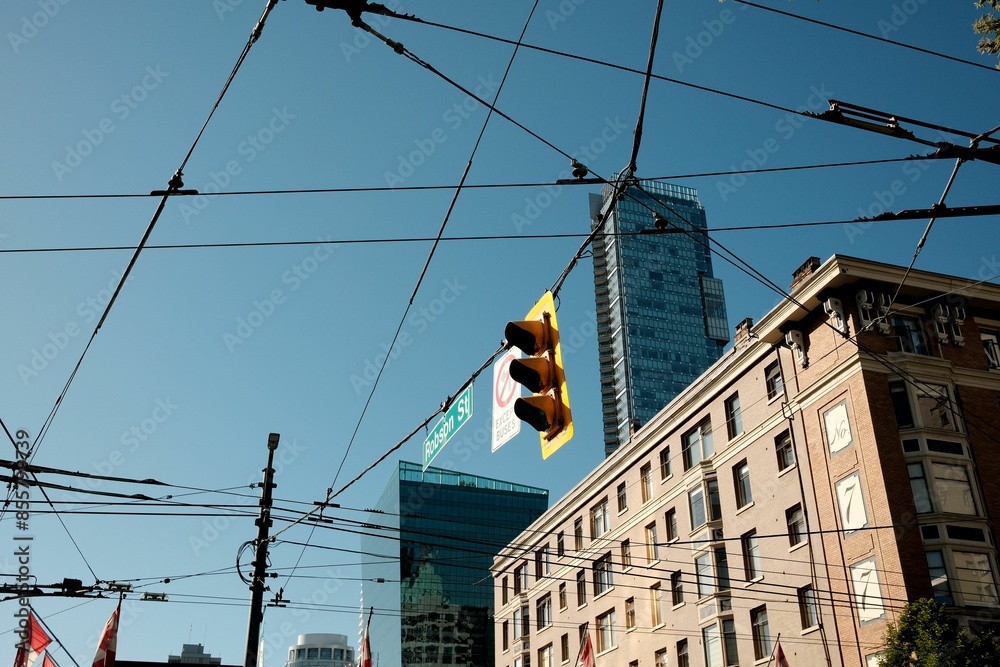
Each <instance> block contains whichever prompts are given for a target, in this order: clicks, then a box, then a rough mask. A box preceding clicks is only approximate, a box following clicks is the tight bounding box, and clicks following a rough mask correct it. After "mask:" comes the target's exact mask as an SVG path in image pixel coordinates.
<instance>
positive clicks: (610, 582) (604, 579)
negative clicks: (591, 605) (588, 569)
mask: <svg viewBox="0 0 1000 667" xmlns="http://www.w3.org/2000/svg"><path fill="white" fill-rule="evenodd" d="M593 571H594V574H593V578H594V599H595V600H596V599H597V598H599V597H600V596H602V595H604V594H605V593H607V592H608V591H610V590H613V589H614V587H615V577H614V568H613V566H612V562H611V552H610V551H609V552H608V553H606V554H604V555H603V556H601V557H600V558H597V559H595V560H594V568H593Z"/></svg>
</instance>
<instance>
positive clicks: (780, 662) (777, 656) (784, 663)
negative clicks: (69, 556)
mask: <svg viewBox="0 0 1000 667" xmlns="http://www.w3.org/2000/svg"><path fill="white" fill-rule="evenodd" d="M774 664H775V665H776V666H777V667H788V658H786V657H785V652H784V651H782V650H781V642H778V644H777V646H775V648H774ZM43 667H44V665H43Z"/></svg>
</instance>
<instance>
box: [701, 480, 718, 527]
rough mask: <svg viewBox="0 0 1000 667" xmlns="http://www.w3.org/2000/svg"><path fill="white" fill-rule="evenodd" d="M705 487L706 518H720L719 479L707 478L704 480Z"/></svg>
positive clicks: (714, 519)
mask: <svg viewBox="0 0 1000 667" xmlns="http://www.w3.org/2000/svg"><path fill="white" fill-rule="evenodd" d="M705 489H706V491H707V492H708V520H709V521H719V520H721V519H722V499H721V498H720V497H719V480H717V479H709V480H707V481H706V482H705Z"/></svg>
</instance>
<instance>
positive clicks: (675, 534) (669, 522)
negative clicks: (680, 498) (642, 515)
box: [663, 507, 680, 543]
mask: <svg viewBox="0 0 1000 667" xmlns="http://www.w3.org/2000/svg"><path fill="white" fill-rule="evenodd" d="M663 524H664V526H666V529H667V543H670V542H673V541H674V540H678V539H680V531H679V530H678V528H677V508H676V507H671V508H670V509H668V510H667V511H666V513H664V515H663Z"/></svg>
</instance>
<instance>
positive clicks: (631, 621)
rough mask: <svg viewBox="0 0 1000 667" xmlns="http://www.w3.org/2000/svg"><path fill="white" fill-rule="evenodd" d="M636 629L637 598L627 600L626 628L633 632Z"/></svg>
mask: <svg viewBox="0 0 1000 667" xmlns="http://www.w3.org/2000/svg"><path fill="white" fill-rule="evenodd" d="M634 627H635V598H627V599H626V600H625V628H626V629H628V630H631V629H632V628H634Z"/></svg>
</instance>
